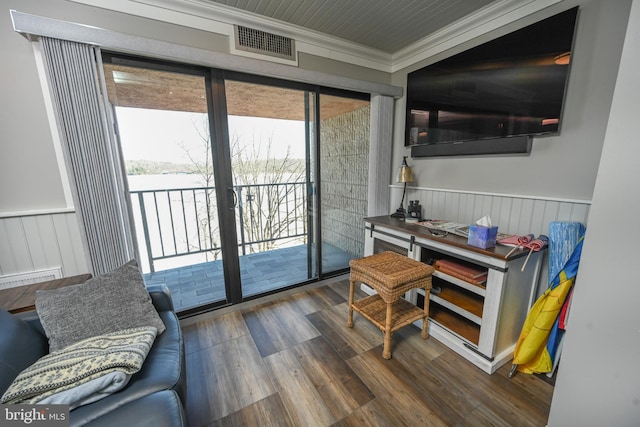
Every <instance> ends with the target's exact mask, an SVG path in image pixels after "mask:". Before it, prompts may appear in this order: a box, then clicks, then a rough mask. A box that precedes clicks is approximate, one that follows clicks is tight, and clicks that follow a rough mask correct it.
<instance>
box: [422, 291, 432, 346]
mask: <svg viewBox="0 0 640 427" xmlns="http://www.w3.org/2000/svg"><path fill="white" fill-rule="evenodd" d="M429 295H431V289H425V290H424V320H423V321H422V333H421V334H420V335H421V336H422V339H424V340H426V339H427V338H429V328H428V327H427V326H428V325H427V320H428V319H429Z"/></svg>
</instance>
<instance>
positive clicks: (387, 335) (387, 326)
mask: <svg viewBox="0 0 640 427" xmlns="http://www.w3.org/2000/svg"><path fill="white" fill-rule="evenodd" d="M392 317H393V304H392V303H387V317H386V319H385V323H384V348H383V349H382V357H384V358H385V359H391V319H392Z"/></svg>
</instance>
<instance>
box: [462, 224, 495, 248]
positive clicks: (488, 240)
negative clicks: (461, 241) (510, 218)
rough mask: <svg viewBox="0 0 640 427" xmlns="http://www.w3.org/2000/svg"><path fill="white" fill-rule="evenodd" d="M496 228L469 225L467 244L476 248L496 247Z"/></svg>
mask: <svg viewBox="0 0 640 427" xmlns="http://www.w3.org/2000/svg"><path fill="white" fill-rule="evenodd" d="M497 236H498V227H482V226H480V225H475V224H471V226H470V227H469V239H468V240H467V244H469V245H471V246H475V247H476V248H482V249H488V248H492V247H494V246H495V245H496V237H497Z"/></svg>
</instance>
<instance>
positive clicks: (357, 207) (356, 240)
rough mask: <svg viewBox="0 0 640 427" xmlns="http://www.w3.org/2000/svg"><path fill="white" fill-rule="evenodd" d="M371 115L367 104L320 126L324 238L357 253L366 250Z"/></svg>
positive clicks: (345, 249)
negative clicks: (365, 230)
mask: <svg viewBox="0 0 640 427" xmlns="http://www.w3.org/2000/svg"><path fill="white" fill-rule="evenodd" d="M369 117H370V108H369V107H364V108H361V109H359V110H355V111H352V112H349V113H346V114H342V115H339V116H336V117H332V118H330V119H327V120H324V121H323V122H322V124H321V126H320V129H321V134H320V138H321V139H320V140H321V143H320V165H321V176H322V182H321V184H320V189H321V206H322V219H323V220H322V227H323V228H322V239H323V241H324V242H325V243H328V244H331V245H334V246H336V247H338V248H341V249H342V250H344V251H346V252H348V253H350V254H352V255H353V256H354V257H361V256H362V255H363V253H364V223H363V221H362V219H363V218H364V217H365V216H366V213H367V180H368V174H369Z"/></svg>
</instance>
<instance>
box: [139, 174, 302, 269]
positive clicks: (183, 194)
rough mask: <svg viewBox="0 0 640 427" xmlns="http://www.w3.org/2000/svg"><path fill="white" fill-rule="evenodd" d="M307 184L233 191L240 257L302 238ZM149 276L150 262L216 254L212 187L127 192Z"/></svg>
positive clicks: (152, 266)
mask: <svg viewBox="0 0 640 427" xmlns="http://www.w3.org/2000/svg"><path fill="white" fill-rule="evenodd" d="M309 186H310V184H309V183H307V182H287V183H276V184H258V185H238V186H235V187H234V190H235V193H236V198H237V200H236V201H237V203H236V208H237V210H236V227H237V230H238V240H239V241H238V248H239V251H240V252H241V254H242V255H245V254H247V253H256V252H261V251H264V250H270V249H275V248H277V247H279V245H281V244H282V243H284V242H289V241H294V240H296V239H297V240H298V241H300V240H302V241H303V242H306V240H307V231H308V229H309V228H308V225H307V193H308V188H309ZM130 194H131V202H132V205H133V211H134V220H135V222H136V227H140V228H141V229H142V233H143V234H144V241H145V245H146V253H147V258H148V262H149V269H150V272H154V271H155V264H156V261H159V260H165V259H170V258H178V257H185V256H189V255H198V254H202V256H204V257H205V258H206V259H207V260H210V259H218V258H219V256H220V250H221V247H220V230H219V229H218V211H217V202H216V197H215V187H189V188H175V189H161V190H139V191H131V192H130Z"/></svg>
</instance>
